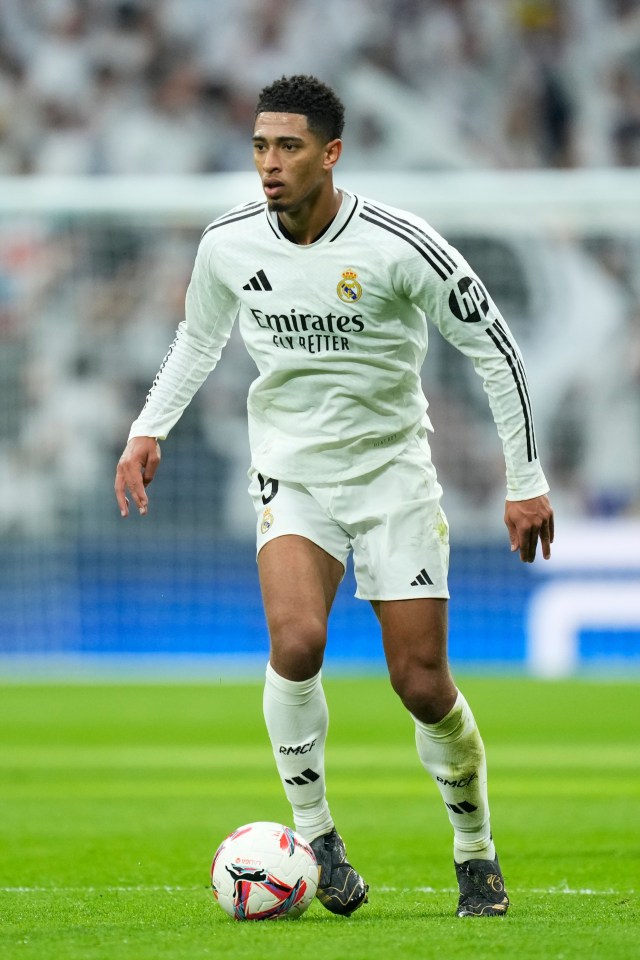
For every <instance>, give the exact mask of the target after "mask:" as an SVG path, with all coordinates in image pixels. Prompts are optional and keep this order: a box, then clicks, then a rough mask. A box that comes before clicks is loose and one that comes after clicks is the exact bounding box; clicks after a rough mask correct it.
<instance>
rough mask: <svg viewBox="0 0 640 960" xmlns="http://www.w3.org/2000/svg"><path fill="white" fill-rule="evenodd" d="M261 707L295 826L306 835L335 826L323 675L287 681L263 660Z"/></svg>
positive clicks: (305, 836)
mask: <svg viewBox="0 0 640 960" xmlns="http://www.w3.org/2000/svg"><path fill="white" fill-rule="evenodd" d="M263 707H264V719H265V722H266V725H267V731H268V733H269V737H270V739H271V746H272V747H273V755H274V757H275V759H276V766H277V768H278V773H279V774H280V779H281V780H282V785H283V787H284V791H285V793H286V795H287V799H288V800H289V803H290V804H291V807H292V810H293V822H294V828H295V829H296V830H297V831H298V833H300V834H302V836H303V837H304V838H305V839H306V840H309V841H310V840H314V839H315V838H316V837H319V836H321V835H322V834H324V833H328V831H329V830H331V828H332V827H333V819H332V817H331V813H330V812H329V806H328V804H327V800H326V796H325V777H324V745H325V741H326V739H327V730H328V728H329V713H328V710H327V701H326V700H325V696H324V690H323V689H322V682H321V674H320V673H317V674H316V676H315V677H311V679H310V680H302V681H296V680H286V679H285V678H284V677H281V676H280V675H279V674H277V673H276V671H275V670H274V669H273V667H272V666H271V664H270V663H269V664H267V676H266V682H265V687H264V701H263Z"/></svg>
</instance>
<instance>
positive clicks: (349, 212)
mask: <svg viewBox="0 0 640 960" xmlns="http://www.w3.org/2000/svg"><path fill="white" fill-rule="evenodd" d="M340 192H341V194H342V203H341V204H340V209H339V210H338V212H337V214H336V215H335V217H334V218H333V220H332V221H331V223H329V225H328V226H326V227H325V228H324V230H323V231H322V232H321V233H320V234H319V236H317V237H316V238H315V240H314V241H313V243H304V244H299V243H295V241H294V240H292V239H291V236H290V235H289V233H288V231H287V230H286V229H285V228H284V227H283V226H282V224H281V223H280V220H279V219H278V214H277V213H276V212H275V211H274V210H269V208H268V207H267V208H266V214H267V219H268V221H269V226H270V227H271V229H272V230H273V232H274V233H275V235H276V237H277V238H278V240H286V241H287V242H288V243H290V244H291V246H293V247H297V248H299V249H300V250H308V249H309V247H317V246H320V244H323V243H333V241H334V240H336V239H337V237H338V236H339V235H340V234H341V233H342V231H343V230H345V229H346V227H347V225H348V224H349V221H350V220H351V218H352V217H353V214H354V213H355V211H356V207H357V205H358V199H357V197H356V196H354V194H352V193H349V191H348V190H341V191H340Z"/></svg>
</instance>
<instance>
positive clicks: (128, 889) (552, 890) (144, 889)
mask: <svg viewBox="0 0 640 960" xmlns="http://www.w3.org/2000/svg"><path fill="white" fill-rule="evenodd" d="M203 889H205V890H206V889H207V886H206V884H197V885H194V886H189V887H180V886H175V887H174V886H169V885H165V886H160V885H158V886H152V885H149V886H146V885H144V884H139V885H132V886H126V885H124V886H107V887H0V893H194V892H195V891H197V890H203ZM509 891H510V892H511V893H517V894H526V893H537V894H544V895H545V896H555V895H557V894H561V895H562V894H564V895H566V894H570V895H574V896H582V897H604V896H612V897H616V896H617V897H622V896H633V895H635V892H636V891H635V890H612V889H609V890H593V889H591V888H590V887H579V888H577V889H572V888H571V887H568V886H559V887H532V888H524V887H519V888H518V887H516V888H513V887H509ZM375 892H378V893H402V894H407V893H409V894H411V893H436V894H444V893H446V894H449V893H456V894H457V893H458V892H459V891H458V889H457V888H455V887H440V888H437V887H388V886H382V887H374V893H375Z"/></svg>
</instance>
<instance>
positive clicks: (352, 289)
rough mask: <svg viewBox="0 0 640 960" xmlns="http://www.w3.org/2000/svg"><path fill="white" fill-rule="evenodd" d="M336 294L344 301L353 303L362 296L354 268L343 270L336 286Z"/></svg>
mask: <svg viewBox="0 0 640 960" xmlns="http://www.w3.org/2000/svg"><path fill="white" fill-rule="evenodd" d="M337 290H338V296H339V297H340V299H341V300H342V301H343V302H344V303H355V302H356V301H357V300H359V299H360V297H361V296H362V287H361V286H360V284H359V283H358V274H357V273H356V272H355V270H345V271H344V273H343V274H342V280H341V281H340V283H339V284H338V287H337Z"/></svg>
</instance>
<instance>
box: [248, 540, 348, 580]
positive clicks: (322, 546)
mask: <svg viewBox="0 0 640 960" xmlns="http://www.w3.org/2000/svg"><path fill="white" fill-rule="evenodd" d="M280 537H302V538H303V540H308V541H309V542H310V543H313V544H315V545H316V547H320V549H321V550H324V552H325V553H328V554H329V556H330V557H333V559H334V560H337V561H338V563H340V564H341V565H342V568H343V570H344V571H346V569H347V558H346V557H341V556H338V554H337V552H336V551H335V550H332V549H331V548H330V547H328V546H327V545H326V544H325V543H320V542H319V538H318V537H316V536H315V535H313V534H310V533H305V532H303V531H301V530H278V532H277V533H273V534H271V536H269V537H265V538H264V539H263V540H262V541H261V542H260V543H257V544H256V557H257V556H258V554H259V553H260V551H261V550H262V548H263V547H266V545H267V544H268V543H271V541H272V540H278V539H279V538H280ZM343 575H344V574H343Z"/></svg>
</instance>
